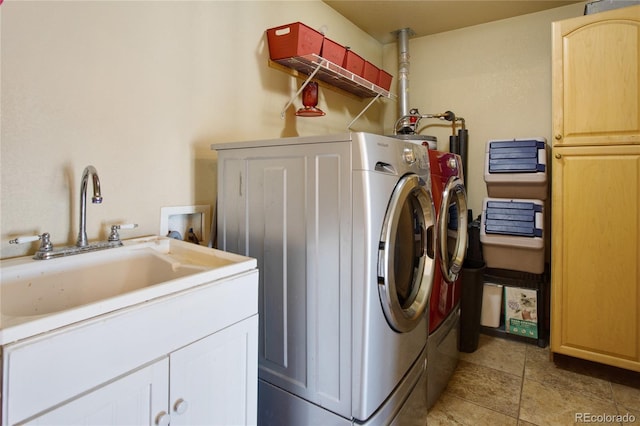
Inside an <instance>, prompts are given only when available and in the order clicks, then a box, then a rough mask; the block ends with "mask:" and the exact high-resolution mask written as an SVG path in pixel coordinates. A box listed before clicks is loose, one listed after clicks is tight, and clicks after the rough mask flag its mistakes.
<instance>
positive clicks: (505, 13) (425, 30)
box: [323, 0, 582, 44]
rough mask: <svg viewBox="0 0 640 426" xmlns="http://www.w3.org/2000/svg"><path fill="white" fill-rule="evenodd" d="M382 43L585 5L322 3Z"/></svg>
mask: <svg viewBox="0 0 640 426" xmlns="http://www.w3.org/2000/svg"><path fill="white" fill-rule="evenodd" d="M323 1H324V2H325V3H326V4H327V5H329V6H330V7H332V8H333V9H335V10H336V11H337V12H338V13H340V14H341V15H343V16H344V17H345V18H347V19H348V20H350V21H351V22H353V23H354V24H355V25H356V26H357V27H359V28H361V29H362V30H364V31H365V32H366V33H368V34H369V35H371V36H372V37H373V38H375V39H376V40H378V41H379V42H381V43H383V44H386V43H391V42H394V41H396V36H395V35H394V34H393V32H394V31H397V30H400V29H404V28H410V29H411V30H412V31H413V32H414V33H415V35H413V36H414V37H422V36H426V35H430V34H436V33H441V32H444V31H450V30H455V29H458V28H463V27H469V26H472V25H478V24H483V23H485V22H491V21H497V20H500V19H506V18H512V17H514V16H519V15H526V14H528V13H534V12H539V11H541V10H546V9H553V8H554V7H560V6H566V5H568V4H572V3H582V1H575V0H574V1H560V0H497V1H484V0H413V1H403V0H398V1H393V0H390V1H389V0H387V1H375V0H323Z"/></svg>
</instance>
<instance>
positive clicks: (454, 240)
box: [438, 176, 468, 283]
mask: <svg viewBox="0 0 640 426" xmlns="http://www.w3.org/2000/svg"><path fill="white" fill-rule="evenodd" d="M438 220H439V223H438V254H439V255H440V259H441V262H440V268H441V270H442V276H443V277H444V279H445V280H446V281H447V282H450V283H452V282H454V281H455V280H456V279H457V278H458V274H459V273H460V271H461V270H462V265H463V263H464V256H465V254H466V253H467V234H468V230H467V194H466V192H465V190H464V183H463V182H462V179H460V178H459V177H457V176H452V177H451V178H450V179H449V181H447V185H446V186H445V188H444V191H443V193H442V205H441V206H440V214H439V215H438Z"/></svg>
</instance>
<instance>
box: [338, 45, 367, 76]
mask: <svg viewBox="0 0 640 426" xmlns="http://www.w3.org/2000/svg"><path fill="white" fill-rule="evenodd" d="M342 68H345V69H346V70H348V71H351V72H352V73H354V74H356V75H359V76H360V77H362V73H363V71H364V59H362V56H360V55H358V54H357V53H355V52H354V51H353V50H347V53H346V55H345V56H344V62H343V63H342Z"/></svg>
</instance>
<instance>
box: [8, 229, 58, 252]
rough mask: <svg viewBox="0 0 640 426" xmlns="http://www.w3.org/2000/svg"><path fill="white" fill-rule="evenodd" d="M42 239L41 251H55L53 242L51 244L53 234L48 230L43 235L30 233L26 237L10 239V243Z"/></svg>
mask: <svg viewBox="0 0 640 426" xmlns="http://www.w3.org/2000/svg"><path fill="white" fill-rule="evenodd" d="M38 240H42V242H41V243H40V248H39V249H38V251H39V252H48V251H53V244H51V236H50V235H49V233H48V232H45V233H43V234H42V235H28V236H24V237H17V238H14V239H13V240H9V244H24V243H30V242H33V241H38Z"/></svg>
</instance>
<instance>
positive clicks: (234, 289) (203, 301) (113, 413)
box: [1, 263, 258, 426]
mask: <svg viewBox="0 0 640 426" xmlns="http://www.w3.org/2000/svg"><path fill="white" fill-rule="evenodd" d="M257 301H258V270H257V269H255V263H251V268H249V269H247V270H245V271H242V272H237V271H236V272H235V273H234V274H233V275H232V276H229V277H224V278H222V279H218V280H215V281H212V282H205V283H202V284H199V285H195V286H192V287H188V288H185V289H182V290H179V291H177V292H173V293H171V294H167V295H164V296H161V297H155V298H153V299H151V300H147V301H145V302H142V303H137V304H135V305H132V306H130V307H126V308H123V309H119V310H116V311H112V312H109V313H106V314H101V315H97V316H94V317H91V318H87V319H86V320H83V321H79V322H74V323H70V324H68V325H66V326H63V327H59V328H57V329H55V330H52V331H47V332H44V333H39V334H34V335H32V336H30V337H27V338H24V339H20V340H17V341H15V342H11V343H6V342H5V344H4V345H2V346H1V350H2V352H1V358H2V425H3V426H7V425H16V424H35V425H47V426H50V425H65V426H68V425H156V424H169V423H168V422H169V421H170V424H171V425H172V426H180V425H195V424H206V425H252V424H256V423H257V417H256V416H257V365H258V361H257V357H258V315H257V312H258V306H257Z"/></svg>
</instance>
